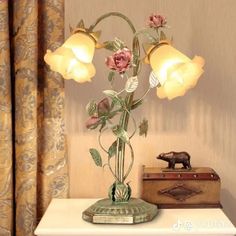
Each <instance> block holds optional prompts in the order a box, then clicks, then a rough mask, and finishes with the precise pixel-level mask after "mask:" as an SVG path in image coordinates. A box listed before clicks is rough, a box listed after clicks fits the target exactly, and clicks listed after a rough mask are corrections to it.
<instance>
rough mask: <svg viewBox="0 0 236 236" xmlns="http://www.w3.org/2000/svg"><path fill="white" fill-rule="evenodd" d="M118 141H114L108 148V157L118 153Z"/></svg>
mask: <svg viewBox="0 0 236 236" xmlns="http://www.w3.org/2000/svg"><path fill="white" fill-rule="evenodd" d="M116 148H117V141H115V142H113V143H112V145H111V146H110V147H109V149H108V157H109V158H111V157H113V156H114V155H115V154H116Z"/></svg>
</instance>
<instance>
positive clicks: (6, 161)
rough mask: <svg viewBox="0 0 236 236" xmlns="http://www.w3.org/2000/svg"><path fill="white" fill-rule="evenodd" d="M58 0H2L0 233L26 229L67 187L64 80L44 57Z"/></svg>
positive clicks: (59, 31) (55, 27) (59, 14)
mask: <svg viewBox="0 0 236 236" xmlns="http://www.w3.org/2000/svg"><path fill="white" fill-rule="evenodd" d="M63 30H64V0H38V1H37V0H17V1H14V0H9V1H8V0H0V235H17V236H28V235H34V233H33V231H34V229H35V227H36V225H37V223H38V221H39V220H40V218H41V216H42V214H43V213H44V211H45V210H46V208H47V206H48V204H49V202H50V200H51V199H52V198H64V197H67V194H68V168H67V155H66V140H65V134H64V83H63V80H62V78H61V77H60V76H59V75H58V74H56V73H54V72H51V71H50V70H49V69H48V68H47V67H46V66H45V63H44V61H43V55H44V53H45V51H46V49H47V48H49V49H51V50H55V49H56V48H57V47H58V46H59V45H60V44H61V43H62V42H63V35H64V31H63Z"/></svg>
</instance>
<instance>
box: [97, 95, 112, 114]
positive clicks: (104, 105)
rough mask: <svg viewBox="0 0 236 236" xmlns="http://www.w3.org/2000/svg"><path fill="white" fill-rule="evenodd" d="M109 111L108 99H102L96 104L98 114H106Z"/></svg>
mask: <svg viewBox="0 0 236 236" xmlns="http://www.w3.org/2000/svg"><path fill="white" fill-rule="evenodd" d="M109 110H110V104H109V100H108V98H104V99H103V100H102V101H100V102H99V103H98V114H102V113H107V112H109Z"/></svg>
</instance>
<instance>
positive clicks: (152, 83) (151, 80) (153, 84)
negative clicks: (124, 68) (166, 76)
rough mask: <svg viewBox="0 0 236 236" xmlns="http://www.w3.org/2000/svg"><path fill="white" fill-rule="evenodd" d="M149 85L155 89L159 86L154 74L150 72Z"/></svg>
mask: <svg viewBox="0 0 236 236" xmlns="http://www.w3.org/2000/svg"><path fill="white" fill-rule="evenodd" d="M149 84H150V88H155V87H156V86H158V85H159V84H160V82H159V80H158V78H157V76H156V74H155V72H154V71H153V70H152V71H151V73H150V75H149Z"/></svg>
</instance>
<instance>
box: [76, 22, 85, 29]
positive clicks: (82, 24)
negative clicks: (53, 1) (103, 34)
mask: <svg viewBox="0 0 236 236" xmlns="http://www.w3.org/2000/svg"><path fill="white" fill-rule="evenodd" d="M77 28H82V29H84V21H83V20H80V21H79V23H78V24H77Z"/></svg>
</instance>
